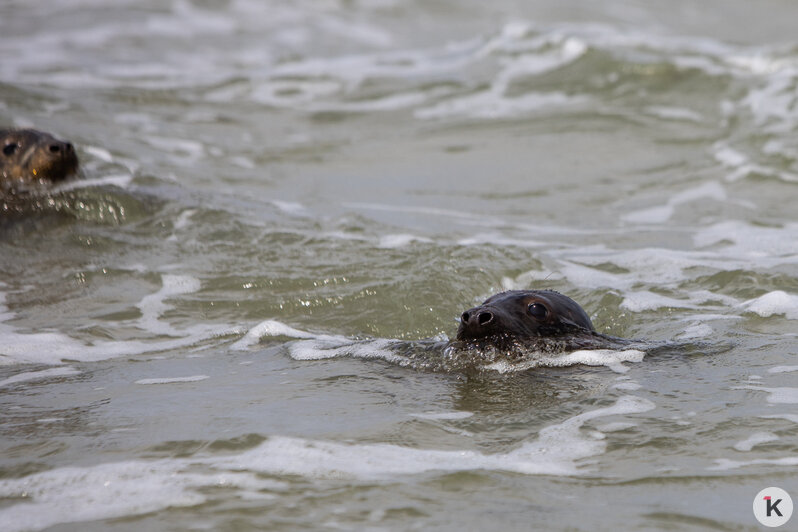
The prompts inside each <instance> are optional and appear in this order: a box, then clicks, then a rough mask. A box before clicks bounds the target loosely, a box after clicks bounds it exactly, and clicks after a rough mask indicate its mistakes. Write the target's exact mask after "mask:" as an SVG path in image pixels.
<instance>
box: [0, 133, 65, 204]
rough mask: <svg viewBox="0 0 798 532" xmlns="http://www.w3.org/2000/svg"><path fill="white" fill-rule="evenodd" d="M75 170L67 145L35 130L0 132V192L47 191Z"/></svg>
mask: <svg viewBox="0 0 798 532" xmlns="http://www.w3.org/2000/svg"><path fill="white" fill-rule="evenodd" d="M77 169H78V157H77V155H76V154H75V149H74V147H73V146H72V144H70V143H69V142H65V141H63V140H59V139H57V138H55V137H54V136H52V135H51V134H49V133H45V132H44V131H39V130H36V129H0V191H2V192H14V191H18V190H23V191H24V190H29V189H35V188H40V187H42V186H44V187H48V186H50V185H51V184H52V183H55V182H58V181H62V180H64V179H66V178H68V177H69V176H71V175H73V174H74V173H75V172H76V171H77Z"/></svg>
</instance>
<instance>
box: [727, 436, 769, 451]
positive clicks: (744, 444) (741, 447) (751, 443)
mask: <svg viewBox="0 0 798 532" xmlns="http://www.w3.org/2000/svg"><path fill="white" fill-rule="evenodd" d="M778 439H779V437H778V436H776V435H775V434H773V433H771V432H755V433H754V434H751V435H750V436H749V437H748V438H746V439H744V440H742V441H739V442H737V443H735V444H734V448H735V449H736V450H738V451H741V452H747V451H750V450H751V449H753V448H754V447H756V446H757V445H759V444H760V443H768V442H771V441H776V440H778Z"/></svg>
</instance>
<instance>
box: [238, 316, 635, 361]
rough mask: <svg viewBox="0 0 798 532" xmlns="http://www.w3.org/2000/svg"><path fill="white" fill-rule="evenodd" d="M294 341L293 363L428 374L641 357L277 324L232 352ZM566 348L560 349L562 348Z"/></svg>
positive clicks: (623, 351) (259, 329) (251, 334)
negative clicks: (350, 334)
mask: <svg viewBox="0 0 798 532" xmlns="http://www.w3.org/2000/svg"><path fill="white" fill-rule="evenodd" d="M278 337H288V338H292V339H293V341H290V342H289V343H288V344H286V349H287V352H288V354H289V356H290V357H291V358H293V359H294V360H323V359H329V358H336V357H344V356H348V357H354V358H363V359H380V360H384V361H386V362H390V363H392V364H397V365H400V366H410V367H413V368H415V369H420V370H431V371H444V372H447V371H470V370H477V371H484V372H495V373H501V374H506V373H516V372H521V371H526V370H529V369H533V368H546V367H548V368H559V367H568V366H576V365H586V366H606V367H608V368H610V369H612V370H613V371H615V372H618V373H625V372H626V371H628V368H627V367H625V366H624V365H623V363H624V362H640V361H642V360H643V358H644V357H645V352H644V351H642V350H640V349H633V348H628V347H623V348H620V349H617V350H616V349H576V350H573V349H572V350H570V352H560V350H561V347H562V346H561V345H560V344H559V343H552V344H551V345H550V346H547V351H545V352H544V351H536V350H534V349H527V347H528V346H525V345H524V344H522V343H521V344H515V345H513V346H512V348H511V349H499V348H493V347H488V348H485V349H482V348H474V347H473V346H463V345H460V344H459V343H458V342H447V341H445V340H443V341H440V340H418V341H405V340H397V339H390V338H374V339H368V340H356V339H352V338H347V337H346V336H338V335H328V334H315V333H311V332H307V331H302V330H299V329H295V328H293V327H291V326H289V325H286V324H284V323H281V322H279V321H277V320H266V321H263V322H261V323H259V324H257V325H255V326H254V327H252V328H251V329H250V330H249V331H248V332H247V333H246V334H245V335H244V337H243V338H241V339H240V340H238V341H237V342H235V343H234V344H233V345H232V348H233V349H235V350H248V349H251V348H252V347H254V346H256V345H258V343H260V342H261V341H262V340H263V339H265V338H278ZM563 345H564V344H563Z"/></svg>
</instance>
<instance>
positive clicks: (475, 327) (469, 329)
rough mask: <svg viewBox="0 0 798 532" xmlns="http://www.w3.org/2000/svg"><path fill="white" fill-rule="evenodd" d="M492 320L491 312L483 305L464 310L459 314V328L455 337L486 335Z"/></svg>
mask: <svg viewBox="0 0 798 532" xmlns="http://www.w3.org/2000/svg"><path fill="white" fill-rule="evenodd" d="M493 321H494V316H493V312H491V311H490V310H488V309H486V308H484V307H475V308H472V309H470V310H466V311H465V312H463V314H462V315H461V316H460V329H459V330H458V331H457V337H458V338H460V339H463V338H480V337H483V336H487V335H488V334H489V329H490V328H491V326H492V325H493Z"/></svg>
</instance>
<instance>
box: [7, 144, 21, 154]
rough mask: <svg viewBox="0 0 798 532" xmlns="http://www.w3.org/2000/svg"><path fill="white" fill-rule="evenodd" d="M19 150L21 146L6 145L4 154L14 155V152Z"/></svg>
mask: <svg viewBox="0 0 798 532" xmlns="http://www.w3.org/2000/svg"><path fill="white" fill-rule="evenodd" d="M17 148H19V144H6V145H5V146H4V147H3V154H4V155H14V152H15V151H17Z"/></svg>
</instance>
